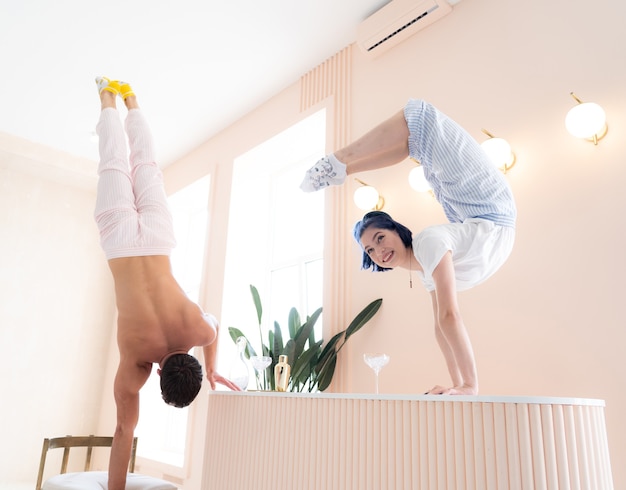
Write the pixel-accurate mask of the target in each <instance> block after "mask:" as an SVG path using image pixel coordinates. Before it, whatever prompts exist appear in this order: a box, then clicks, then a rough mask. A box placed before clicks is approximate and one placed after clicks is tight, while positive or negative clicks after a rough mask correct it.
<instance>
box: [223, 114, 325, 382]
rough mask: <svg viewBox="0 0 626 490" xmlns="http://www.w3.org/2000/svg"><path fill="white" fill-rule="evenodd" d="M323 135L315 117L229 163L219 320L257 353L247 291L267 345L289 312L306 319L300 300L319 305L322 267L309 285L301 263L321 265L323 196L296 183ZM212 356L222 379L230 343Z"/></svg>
mask: <svg viewBox="0 0 626 490" xmlns="http://www.w3.org/2000/svg"><path fill="white" fill-rule="evenodd" d="M325 135H326V114H325V111H320V112H318V113H316V114H313V115H311V116H310V117H308V118H307V119H304V120H303V121H301V122H299V123H298V124H296V125H294V126H292V127H291V128H289V129H287V130H286V131H284V132H283V133H281V134H279V135H277V136H275V137H274V138H272V139H270V140H268V141H266V142H265V143H263V144H261V145H259V146H258V147H256V148H254V149H252V150H250V151H249V152H247V153H246V154H244V155H241V156H240V157H239V158H237V160H236V161H235V165H234V169H233V185H232V189H231V205H230V214H229V226H228V241H227V252H226V265H225V279H224V305H223V309H222V318H221V320H222V325H224V326H225V327H226V328H228V327H236V328H238V329H239V330H241V331H242V332H243V333H244V334H246V336H247V337H248V339H249V340H250V341H251V343H252V346H253V347H254V349H255V350H256V351H257V352H258V351H260V348H261V345H260V343H261V340H260V338H259V335H261V334H260V333H259V327H258V323H257V316H256V311H255V309H254V304H253V302H252V298H251V295H250V287H249V286H250V285H254V286H256V287H257V289H258V290H259V293H260V295H261V302H262V305H263V319H262V322H263V325H262V331H263V333H262V335H263V341H264V343H266V344H267V330H268V329H269V328H273V324H274V321H278V323H279V324H280V325H281V328H283V329H284V330H285V331H287V330H286V329H287V318H288V314H289V310H290V309H291V307H296V308H297V309H298V312H299V313H300V315H302V317H303V318H306V315H307V314H308V313H312V311H311V312H309V311H307V303H308V301H307V298H309V297H311V298H312V300H313V299H319V300H320V301H319V304H318V305H317V306H315V307H314V309H315V308H317V307H319V306H321V297H322V275H321V266H319V265H318V267H319V270H318V271H317V272H313V273H311V275H310V280H309V279H307V277H308V272H307V269H308V267H307V266H306V264H308V263H311V264H313V263H315V262H316V261H318V262H319V263H320V264H321V263H322V259H323V243H324V231H323V230H324V193H323V192H316V193H305V192H302V190H300V183H301V181H302V178H303V176H304V173H305V172H306V170H307V169H308V168H309V167H311V166H312V165H313V164H314V163H315V162H316V161H317V160H318V159H319V158H320V155H323V154H324V151H325ZM313 268H315V266H313ZM309 289H311V291H309ZM313 290H315V291H313ZM320 324H321V322H318V326H319V325H320ZM320 335H321V334H320ZM218 356H219V357H218V363H219V365H220V366H225V367H224V369H223V371H224V374H227V372H228V366H230V365H231V364H232V363H233V361H234V359H235V356H236V349H235V347H234V343H233V342H232V341H231V339H230V338H229V336H228V340H226V341H225V342H223V343H222V344H220V350H219V353H218ZM220 369H222V368H220ZM251 379H252V378H251Z"/></svg>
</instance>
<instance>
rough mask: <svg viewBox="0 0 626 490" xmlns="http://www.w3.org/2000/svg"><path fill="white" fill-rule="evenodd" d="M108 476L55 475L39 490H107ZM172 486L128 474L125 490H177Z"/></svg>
mask: <svg viewBox="0 0 626 490" xmlns="http://www.w3.org/2000/svg"><path fill="white" fill-rule="evenodd" d="M108 480H109V474H108V472H106V471H84V472H81V473H65V474H63V475H56V476H53V477H51V478H49V479H48V480H46V482H45V483H44V484H43V486H42V487H41V490H92V489H93V490H107V483H108ZM177 489H178V487H177V486H175V485H174V484H172V483H170V482H168V481H165V480H160V479H159V478H153V477H151V476H146V475H139V474H137V473H129V474H128V476H127V477H126V490H177Z"/></svg>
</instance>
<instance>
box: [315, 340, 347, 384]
mask: <svg viewBox="0 0 626 490" xmlns="http://www.w3.org/2000/svg"><path fill="white" fill-rule="evenodd" d="M342 337H343V332H339V333H337V334H335V335H334V336H333V337H332V338H331V339H330V340H329V341H328V343H327V344H326V345H325V346H324V349H323V350H322V353H321V354H320V358H319V361H318V362H317V367H316V371H317V373H318V374H319V372H320V369H321V368H322V366H323V365H324V363H326V362H327V361H328V359H329V358H330V357H331V356H333V355H336V352H335V346H336V345H337V343H338V342H339V340H340V339H341V338H342Z"/></svg>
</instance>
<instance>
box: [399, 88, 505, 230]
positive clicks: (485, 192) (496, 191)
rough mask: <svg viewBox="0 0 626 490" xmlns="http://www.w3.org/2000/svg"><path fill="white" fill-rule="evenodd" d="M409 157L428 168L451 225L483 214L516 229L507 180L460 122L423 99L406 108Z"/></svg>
mask: <svg viewBox="0 0 626 490" xmlns="http://www.w3.org/2000/svg"><path fill="white" fill-rule="evenodd" d="M404 117H405V119H406V121H407V125H408V127H409V133H410V134H409V155H410V156H411V157H412V158H414V159H416V160H417V161H418V162H420V163H421V164H422V166H423V167H424V176H425V177H426V180H427V181H428V182H429V183H430V185H431V187H432V188H433V192H434V194H435V197H436V198H437V200H438V201H439V202H440V203H441V205H442V207H443V210H444V212H445V214H446V217H447V218H448V220H449V221H450V223H462V222H463V221H465V220H466V219H468V218H483V219H486V220H489V221H492V222H494V223H496V224H497V225H501V226H508V227H515V219H516V217H517V210H516V207H515V201H514V199H513V193H512V192H511V188H510V187H509V184H508V182H507V181H506V178H505V177H504V175H503V174H502V172H501V171H500V170H498V169H497V168H496V167H495V165H494V164H493V163H491V161H490V160H489V157H488V156H487V154H486V153H485V152H484V151H483V149H482V148H481V147H480V145H479V144H478V143H477V142H476V140H474V139H473V138H472V137H471V136H470V135H469V134H468V133H467V131H465V130H464V129H463V128H462V127H461V126H459V125H458V124H457V123H456V122H454V121H453V120H452V119H450V118H448V117H447V116H446V115H445V114H443V113H441V112H440V111H439V110H437V109H436V108H435V107H433V106H432V105H430V104H429V103H427V102H424V101H423V100H417V99H411V100H409V102H408V103H407V105H406V106H405V108H404Z"/></svg>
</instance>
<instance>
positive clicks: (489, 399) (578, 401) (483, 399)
mask: <svg viewBox="0 0 626 490" xmlns="http://www.w3.org/2000/svg"><path fill="white" fill-rule="evenodd" d="M213 395H219V396H235V397H244V398H245V397H263V396H271V397H284V398H319V399H333V400H385V401H425V402H432V401H435V402H448V403H449V402H456V403H468V402H469V403H518V404H519V403H524V404H532V405H576V406H600V407H604V406H605V402H604V400H599V399H591V398H576V397H546V396H496V395H477V396H466V395H408V394H380V395H376V394H373V393H284V392H277V391H210V392H209V396H213Z"/></svg>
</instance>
